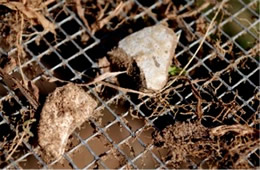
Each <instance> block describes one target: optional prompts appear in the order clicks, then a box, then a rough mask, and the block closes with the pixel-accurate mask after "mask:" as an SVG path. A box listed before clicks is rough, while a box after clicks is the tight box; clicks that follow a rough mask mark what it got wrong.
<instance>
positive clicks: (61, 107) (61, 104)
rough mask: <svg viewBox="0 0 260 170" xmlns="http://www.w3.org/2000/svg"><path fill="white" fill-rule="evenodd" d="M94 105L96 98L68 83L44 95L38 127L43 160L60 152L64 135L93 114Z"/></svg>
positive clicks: (65, 142)
mask: <svg viewBox="0 0 260 170" xmlns="http://www.w3.org/2000/svg"><path fill="white" fill-rule="evenodd" d="M96 107H97V102H96V101H95V100H94V99H93V98H92V97H91V96H90V95H89V94H88V93H87V92H85V90H84V89H82V88H81V87H79V86H77V85H75V84H72V83H69V84H67V85H65V86H62V87H59V88H57V89H56V90H55V91H54V92H53V93H51V94H50V95H49V96H48V97H47V100H46V102H45V104H44V106H43V108H42V111H41V115H40V123H39V130H38V136H39V139H38V141H39V145H40V147H41V149H42V157H43V158H44V159H45V160H46V161H47V162H49V161H51V160H53V159H58V158H60V157H61V156H62V154H63V153H64V151H65V147H66V144H67V141H68V137H69V136H70V135H71V133H72V132H73V131H74V130H75V129H76V128H77V127H79V126H80V125H81V124H82V123H84V122H85V121H86V120H87V119H88V118H90V117H92V116H93V113H94V112H93V111H94V109H95V108H96Z"/></svg>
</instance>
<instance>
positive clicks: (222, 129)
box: [211, 124, 259, 136]
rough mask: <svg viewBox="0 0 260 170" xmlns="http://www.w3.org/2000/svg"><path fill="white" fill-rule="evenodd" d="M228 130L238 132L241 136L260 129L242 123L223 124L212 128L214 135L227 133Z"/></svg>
mask: <svg viewBox="0 0 260 170" xmlns="http://www.w3.org/2000/svg"><path fill="white" fill-rule="evenodd" d="M227 132H236V133H238V134H239V135H241V136H244V135H247V134H254V133H259V131H258V130H256V129H254V128H252V127H249V126H247V125H241V124H237V125H222V126H218V127H216V128H213V129H212V130H211V134H212V135H214V136H223V135H225V134H226V133H227Z"/></svg>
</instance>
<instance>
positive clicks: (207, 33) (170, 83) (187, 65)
mask: <svg viewBox="0 0 260 170" xmlns="http://www.w3.org/2000/svg"><path fill="white" fill-rule="evenodd" d="M226 2H227V1H226V0H225V1H222V2H221V4H220V5H219V7H218V10H217V12H216V13H215V15H214V17H213V18H212V20H211V22H210V24H209V27H208V29H207V31H206V33H205V35H204V36H203V38H202V40H201V42H200V44H199V47H198V48H197V50H196V51H195V53H194V54H193V56H192V57H191V59H190V60H189V62H188V63H187V64H186V65H185V67H184V68H183V69H182V70H181V72H180V73H179V75H178V76H177V77H176V78H175V79H173V80H172V81H171V82H169V84H168V85H167V86H166V87H164V88H163V89H162V90H160V91H159V92H158V93H161V92H163V91H164V90H165V89H167V88H169V87H170V86H171V85H172V84H173V83H174V82H175V81H176V80H177V79H178V77H179V76H180V75H182V74H183V72H184V71H185V70H187V68H188V67H189V65H190V64H191V62H192V61H193V59H194V58H195V57H196V55H197V54H198V52H199V50H200V48H201V47H202V45H203V43H204V42H205V40H206V38H207V37H208V35H209V31H210V30H211V29H212V27H213V25H214V22H215V20H216V18H217V16H218V14H219V12H220V11H221V9H222V7H223V6H224V4H225V3H226Z"/></svg>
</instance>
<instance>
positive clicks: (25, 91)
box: [0, 68, 39, 110]
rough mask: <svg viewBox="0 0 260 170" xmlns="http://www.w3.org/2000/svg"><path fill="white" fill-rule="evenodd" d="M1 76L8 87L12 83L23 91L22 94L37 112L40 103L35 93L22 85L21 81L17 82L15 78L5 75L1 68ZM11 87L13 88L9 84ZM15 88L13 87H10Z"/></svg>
mask: <svg viewBox="0 0 260 170" xmlns="http://www.w3.org/2000/svg"><path fill="white" fill-rule="evenodd" d="M0 76H1V77H2V78H3V81H4V82H5V83H6V84H7V85H8V84H9V81H12V82H13V83H14V84H15V85H16V86H17V87H18V88H19V90H20V91H21V93H22V94H23V95H24V97H26V99H27V100H28V102H29V103H30V104H31V105H32V106H33V108H34V109H35V110H36V109H37V108H38V106H39V102H38V100H37V97H36V96H34V94H33V92H31V91H30V90H28V89H27V88H26V87H25V86H24V85H22V84H21V83H20V82H19V80H17V79H16V78H15V77H13V76H11V75H9V74H7V73H5V72H4V71H3V69H1V68H0ZM9 86H12V85H10V84H9ZM10 88H13V87H10Z"/></svg>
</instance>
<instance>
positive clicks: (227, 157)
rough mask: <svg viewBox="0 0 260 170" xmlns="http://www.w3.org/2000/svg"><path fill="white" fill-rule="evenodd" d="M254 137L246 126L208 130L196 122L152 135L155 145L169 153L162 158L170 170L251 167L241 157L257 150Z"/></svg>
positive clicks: (225, 126)
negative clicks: (174, 169)
mask: <svg viewBox="0 0 260 170" xmlns="http://www.w3.org/2000/svg"><path fill="white" fill-rule="evenodd" d="M237 129H239V132H238V131H237ZM257 134H259V131H258V130H256V129H254V128H251V127H248V126H246V125H239V124H237V125H222V126H218V127H215V128H212V129H210V128H206V127H204V126H203V125H202V124H201V123H200V122H198V121H197V122H193V123H192V122H183V123H180V122H177V123H175V124H174V125H170V126H168V127H166V128H165V129H164V130H162V131H157V132H155V134H154V145H155V146H156V147H157V148H158V149H160V148H162V149H166V150H167V151H168V152H167V153H166V154H165V156H162V159H163V161H164V162H166V165H167V167H169V168H198V167H200V168H206V169H212V168H239V167H240V168H241V167H243V168H252V167H251V166H250V165H249V163H248V162H247V161H246V159H245V158H244V157H246V156H247V155H248V154H249V153H250V152H252V151H253V150H255V149H256V148H257V147H258V146H257V145H258V143H259V135H257ZM237 146H239V147H237Z"/></svg>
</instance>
